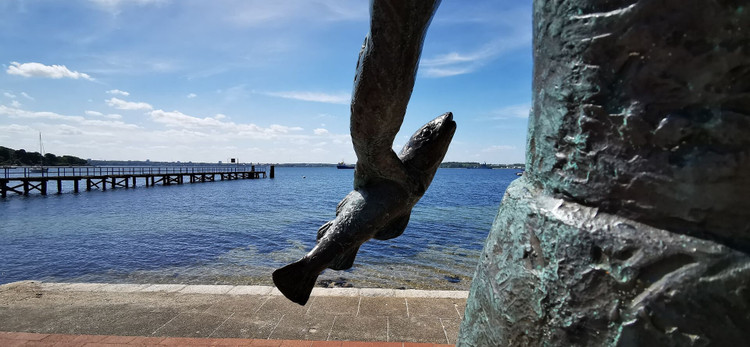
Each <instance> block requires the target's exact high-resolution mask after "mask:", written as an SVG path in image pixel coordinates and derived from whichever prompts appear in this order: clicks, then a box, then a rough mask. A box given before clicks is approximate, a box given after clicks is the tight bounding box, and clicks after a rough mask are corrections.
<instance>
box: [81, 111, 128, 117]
mask: <svg viewBox="0 0 750 347" xmlns="http://www.w3.org/2000/svg"><path fill="white" fill-rule="evenodd" d="M84 113H86V115H88V116H94V117H104V118H108V119H122V116H121V115H119V114H115V113H110V114H104V113H101V112H98V111H90V110H87V111H86V112H84Z"/></svg>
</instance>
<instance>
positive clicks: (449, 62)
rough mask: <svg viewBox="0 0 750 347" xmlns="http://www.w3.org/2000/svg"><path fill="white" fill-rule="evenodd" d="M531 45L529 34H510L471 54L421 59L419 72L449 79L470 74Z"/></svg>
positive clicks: (442, 55)
mask: <svg viewBox="0 0 750 347" xmlns="http://www.w3.org/2000/svg"><path fill="white" fill-rule="evenodd" d="M530 44H531V33H530V32H528V33H526V32H524V33H521V34H512V35H508V36H507V37H503V38H502V39H499V40H495V41H492V42H489V43H487V44H485V45H484V46H482V47H480V48H479V49H476V50H474V51H472V52H465V53H459V52H455V51H454V52H449V53H444V54H440V55H437V56H434V57H432V58H425V59H422V60H421V61H420V63H419V72H420V74H422V75H423V76H424V77H433V78H440V77H449V76H456V75H463V74H468V73H472V72H474V71H476V70H478V69H479V68H481V67H482V66H484V65H486V64H487V63H489V62H491V61H492V60H494V59H496V58H498V57H499V56H501V55H503V54H505V53H507V52H510V51H512V50H516V49H519V48H522V47H526V46H529V45H530Z"/></svg>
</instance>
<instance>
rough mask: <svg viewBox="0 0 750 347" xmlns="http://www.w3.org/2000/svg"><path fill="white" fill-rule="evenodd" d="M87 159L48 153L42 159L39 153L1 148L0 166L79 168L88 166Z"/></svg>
mask: <svg viewBox="0 0 750 347" xmlns="http://www.w3.org/2000/svg"><path fill="white" fill-rule="evenodd" d="M86 164H87V162H86V160H85V159H81V158H78V157H74V156H72V155H63V156H61V157H58V156H56V155H54V154H52V153H47V154H45V155H44V157H42V155H41V154H39V153H38V152H26V150H23V149H19V150H15V149H12V148H8V147H3V146H0V165H45V166H71V165H72V166H79V165H86Z"/></svg>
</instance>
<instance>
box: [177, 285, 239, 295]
mask: <svg viewBox="0 0 750 347" xmlns="http://www.w3.org/2000/svg"><path fill="white" fill-rule="evenodd" d="M233 288H234V286H228V285H206V284H195V285H189V286H185V288H182V289H180V291H179V292H180V293H183V294H226V293H228V292H229V291H230V290H232V289H233Z"/></svg>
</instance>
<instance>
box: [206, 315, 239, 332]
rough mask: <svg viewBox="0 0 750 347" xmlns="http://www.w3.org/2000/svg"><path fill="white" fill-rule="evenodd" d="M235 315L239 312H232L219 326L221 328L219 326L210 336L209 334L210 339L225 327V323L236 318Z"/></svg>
mask: <svg viewBox="0 0 750 347" xmlns="http://www.w3.org/2000/svg"><path fill="white" fill-rule="evenodd" d="M235 313H237V312H232V313H231V314H230V315H229V316H228V317H227V318H226V319H224V321H223V322H221V324H219V326H217V327H216V328H214V331H212V332H211V333H210V334H208V337H212V336H214V334H215V333H216V331H217V330H219V328H221V327H222V326H224V323H226V322H227V321H228V320H229V319H230V318H232V317H234V314H235Z"/></svg>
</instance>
